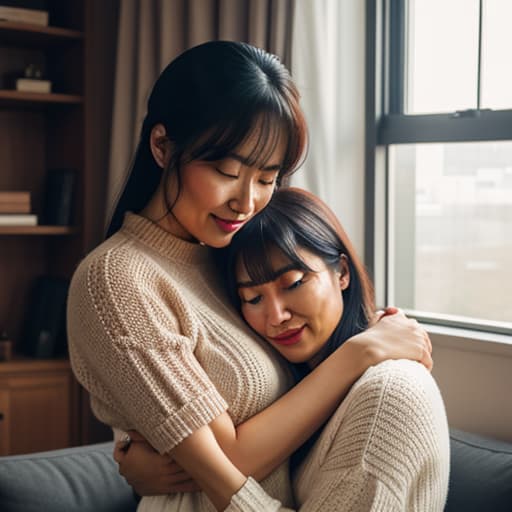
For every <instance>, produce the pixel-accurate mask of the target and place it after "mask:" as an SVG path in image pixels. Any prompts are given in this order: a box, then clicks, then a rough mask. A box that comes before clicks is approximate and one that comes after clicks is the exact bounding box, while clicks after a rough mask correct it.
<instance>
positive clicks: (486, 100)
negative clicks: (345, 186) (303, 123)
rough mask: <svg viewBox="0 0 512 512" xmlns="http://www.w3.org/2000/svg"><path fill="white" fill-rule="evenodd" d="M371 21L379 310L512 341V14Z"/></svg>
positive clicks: (448, 13) (488, 6) (427, 3)
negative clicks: (511, 336) (388, 306)
mask: <svg viewBox="0 0 512 512" xmlns="http://www.w3.org/2000/svg"><path fill="white" fill-rule="evenodd" d="M367 16H368V19H367V22H368V23H367V29H368V42H369V51H368V54H367V56H368V66H367V74H368V72H369V79H370V87H369V89H368V90H367V108H368V109H369V110H370V115H368V114H367V120H368V121H367V135H369V142H368V143H367V177H368V178H369V179H370V180H373V181H372V183H381V186H378V185H377V186H376V187H373V186H370V187H369V188H368V194H369V196H370V197H369V198H367V205H369V207H368V206H367V211H368V213H369V214H370V215H372V214H373V215H376V216H378V212H374V211H373V208H374V206H373V204H374V203H375V202H377V203H379V202H380V203H382V204H383V209H382V212H383V215H384V216H385V222H381V223H380V224H379V223H378V222H377V224H376V233H374V234H373V239H372V240H371V242H372V246H373V248H374V249H375V254H379V247H378V245H379V244H380V243H381V241H382V243H383V245H384V247H385V250H384V251H381V253H382V258H381V259H382V262H381V265H380V267H379V262H378V261H375V262H374V269H375V271H376V272H378V271H379V268H380V269H381V273H383V274H384V278H383V279H381V280H380V281H379V279H377V283H379V282H382V283H383V287H384V289H385V292H384V297H385V298H384V300H385V301H386V302H387V303H392V304H396V305H398V306H400V307H402V308H404V309H405V310H407V311H408V312H409V313H412V314H414V315H415V316H417V317H418V318H420V319H424V320H428V321H430V322H433V323H442V324H448V325H460V326H466V327H467V326H470V327H472V328H476V329H481V330H488V331H491V332H502V333H512V66H510V65H509V61H510V52H511V49H512V30H511V28H510V21H511V20H512V2H511V1H510V0H369V1H368V2H367ZM372 28H373V30H374V32H373V33H374V34H376V35H375V36H373V40H372V36H371V30H372ZM374 112H375V115H373V113H374ZM372 115H373V119H372ZM372 122H373V127H372ZM372 144H373V150H376V152H377V155H380V157H379V156H378V157H377V158H376V159H375V158H374V156H371V151H372ZM373 155H375V152H374V153H373ZM376 218H377V217H376ZM379 230H380V231H382V230H384V235H382V233H380V232H379ZM376 260H378V258H377V259H376Z"/></svg>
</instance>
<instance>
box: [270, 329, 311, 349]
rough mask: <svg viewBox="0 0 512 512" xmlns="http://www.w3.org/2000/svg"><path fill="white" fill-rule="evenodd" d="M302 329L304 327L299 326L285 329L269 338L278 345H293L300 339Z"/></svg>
mask: <svg viewBox="0 0 512 512" xmlns="http://www.w3.org/2000/svg"><path fill="white" fill-rule="evenodd" d="M303 330H304V327H300V328H299V329H290V330H289V331H285V332H283V333H281V334H279V336H275V337H273V338H270V339H271V340H272V341H273V342H274V343H277V344H278V345H294V344H295V343H298V342H299V341H300V339H301V337H302V331H303Z"/></svg>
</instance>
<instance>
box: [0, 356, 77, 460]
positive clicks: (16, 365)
mask: <svg viewBox="0 0 512 512" xmlns="http://www.w3.org/2000/svg"><path fill="white" fill-rule="evenodd" d="M75 393H76V387H75V384H74V379H73V377H72V373H71V369H70V367H69V362H68V361H65V360H45V361H32V360H19V359H18V360H14V361H10V362H3V363H0V455H16V454H20V453H29V452H35V451H43V450H53V449H56V448H65V447H67V446H71V445H73V444H76V437H77V424H76V421H75V418H76V411H75V410H74V407H76V405H75V404H76V400H75V399H74V398H75V397H74V395H75Z"/></svg>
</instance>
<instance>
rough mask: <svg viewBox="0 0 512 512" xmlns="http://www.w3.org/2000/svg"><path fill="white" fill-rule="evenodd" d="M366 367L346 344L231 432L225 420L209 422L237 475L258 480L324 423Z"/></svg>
mask: <svg viewBox="0 0 512 512" xmlns="http://www.w3.org/2000/svg"><path fill="white" fill-rule="evenodd" d="M366 367H367V365H364V364H362V361H361V357H360V353H356V352H354V348H353V347H352V345H351V344H346V345H344V346H342V347H341V348H340V349H338V350H337V351H336V352H335V353H334V354H333V355H331V357H329V358H327V359H326V360H325V361H324V362H323V363H321V364H320V365H319V366H318V367H317V368H316V369H315V370H314V371H313V372H312V373H310V374H309V375H308V376H306V377H305V378H304V379H303V380H302V381H301V382H300V383H298V384H297V385H296V386H295V387H294V388H292V389H291V390H290V391H289V392H288V393H286V394H285V395H283V396H282V397H281V398H280V399H279V400H277V401H276V402H274V403H273V404H272V405H271V406H269V407H268V408H266V409H264V410H263V411H262V412H260V413H259V414H257V415H255V416H253V417H252V418H250V419H249V420H247V421H245V422H244V423H242V424H240V425H238V426H237V427H236V432H235V431H234V427H231V429H230V428H229V426H228V425H227V423H228V422H229V421H230V420H229V419H228V418H226V417H225V416H221V417H219V418H218V419H216V420H214V422H212V424H211V426H212V430H213V432H214V434H215V436H216V438H217V440H218V442H219V444H220V446H221V448H222V450H223V451H224V452H225V453H226V455H227V456H228V457H229V458H230V460H231V461H232V462H233V463H234V464H235V465H236V466H237V467H238V469H240V471H241V472H242V473H243V474H245V475H250V476H252V477H254V478H255V479H256V480H261V479H262V478H264V477H266V476H267V475H268V474H270V473H271V472H272V471H273V470H274V469H276V468H277V467H278V466H279V465H280V464H282V463H283V462H284V461H285V460H286V459H287V458H288V457H290V455H291V454H292V453H293V452H294V451H295V450H296V449H297V448H299V447H300V446H301V445H302V444H303V443H304V441H306V440H307V439H308V438H309V437H310V436H311V435H312V434H313V433H314V432H316V430H318V429H319V428H320V427H321V426H322V425H323V424H324V423H325V421H326V420H327V419H328V418H329V417H330V416H331V414H332V413H333V412H334V411H335V409H336V408H337V406H338V405H339V403H340V402H341V400H343V398H344V397H345V395H346V394H347V392H348V391H349V390H350V387H351V386H352V384H353V383H354V382H355V381H356V380H357V379H358V377H360V375H361V374H362V373H363V371H364V370H365V369H366ZM231 425H232V424H231Z"/></svg>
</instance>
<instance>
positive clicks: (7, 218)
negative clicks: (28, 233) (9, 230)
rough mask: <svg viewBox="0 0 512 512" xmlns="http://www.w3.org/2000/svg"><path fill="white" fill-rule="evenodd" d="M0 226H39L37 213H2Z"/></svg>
mask: <svg viewBox="0 0 512 512" xmlns="http://www.w3.org/2000/svg"><path fill="white" fill-rule="evenodd" d="M0 226H37V215H33V214H19V215H17V214H10V213H3V214H0Z"/></svg>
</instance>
